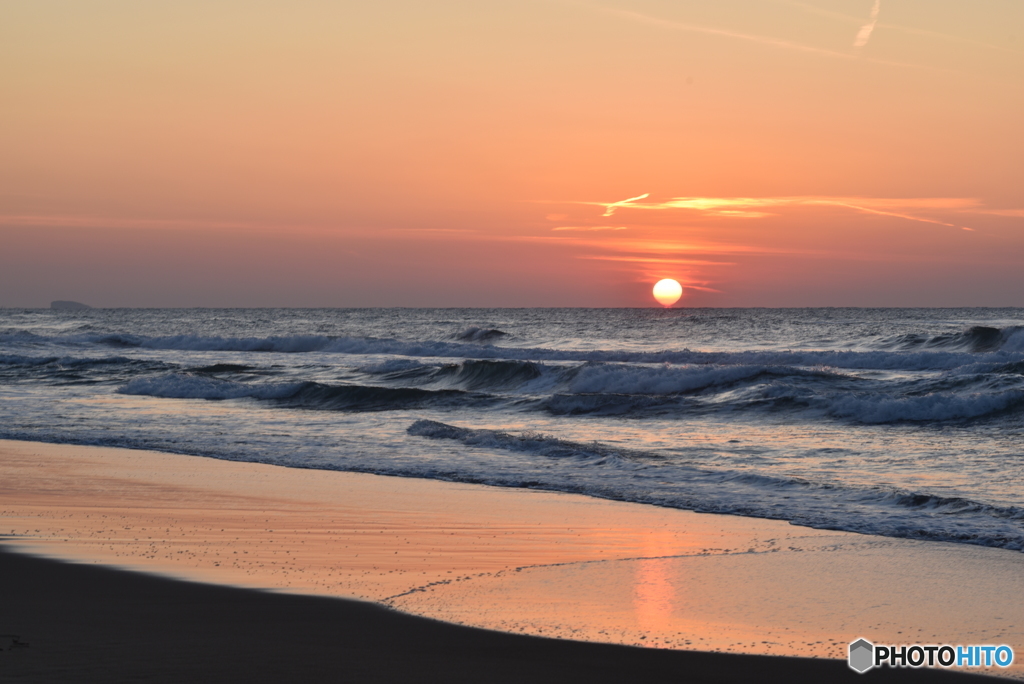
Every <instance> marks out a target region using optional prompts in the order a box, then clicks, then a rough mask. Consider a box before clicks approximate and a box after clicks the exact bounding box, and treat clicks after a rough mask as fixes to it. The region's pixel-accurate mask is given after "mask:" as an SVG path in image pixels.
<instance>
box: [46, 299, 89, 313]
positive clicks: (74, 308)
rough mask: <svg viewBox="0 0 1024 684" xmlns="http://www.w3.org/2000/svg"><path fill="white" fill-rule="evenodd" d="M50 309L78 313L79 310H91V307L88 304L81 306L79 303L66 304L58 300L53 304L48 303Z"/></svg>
mask: <svg viewBox="0 0 1024 684" xmlns="http://www.w3.org/2000/svg"><path fill="white" fill-rule="evenodd" d="M50 308H51V309H64V310H65V311H78V310H80V309H91V308H92V307H91V306H89V305H88V304H82V303H81V302H66V301H64V300H61V299H58V300H57V301H55V302H50Z"/></svg>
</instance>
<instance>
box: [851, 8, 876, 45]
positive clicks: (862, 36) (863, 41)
mask: <svg viewBox="0 0 1024 684" xmlns="http://www.w3.org/2000/svg"><path fill="white" fill-rule="evenodd" d="M881 9H882V0H875V4H874V5H872V7H871V19H870V20H869V21H868V23H866V24H864V25H863V26H861V27H860V31H858V32H857V38H856V40H854V41H853V47H856V48H862V47H864V46H865V45H867V44H868V40H870V39H871V32H872V31H874V30H875V24H877V23H878V12H879V10H881Z"/></svg>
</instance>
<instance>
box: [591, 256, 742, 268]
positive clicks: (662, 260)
mask: <svg viewBox="0 0 1024 684" xmlns="http://www.w3.org/2000/svg"><path fill="white" fill-rule="evenodd" d="M576 258H577V259H590V260H593V261H627V262H631V263H638V264H684V265H686V266H735V265H736V262H734V261H706V260H702V259H672V258H671V257H645V256H604V255H601V254H582V255H580V256H578V257H576Z"/></svg>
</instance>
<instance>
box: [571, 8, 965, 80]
mask: <svg viewBox="0 0 1024 684" xmlns="http://www.w3.org/2000/svg"><path fill="white" fill-rule="evenodd" d="M566 1H567V2H570V3H571V4H574V5H578V6H581V7H586V8H587V9H590V10H592V11H595V12H601V13H603V14H609V15H612V16H617V17H621V18H623V19H628V20H630V21H633V22H636V23H641V24H647V25H648V26H657V27H660V28H664V29H670V30H675V31H687V32H690V33H703V34H706V35H710V36H720V37H723V38H732V39H734V40H742V41H746V42H749V43H757V44H759V45H764V46H767V47H774V48H779V49H782V50H792V51H796V52H804V53H807V54H816V55H821V56H823V57H832V58H835V59H844V60H853V61H859V62H871V63H873V64H884V65H886V66H899V67H908V68H911V69H927V70H930V71H936V70H937V71H948V69H936V67H931V66H925V65H922V64H910V63H908V62H895V61H892V60H887V59H879V58H876V57H864V56H862V55H859V54H849V53H846V52H839V51H838V50H829V49H827V48H819V47H814V46H811V45H804V44H803V43H794V42H792V41H788V40H782V39H780V38H769V37H767V36H758V35H753V34H749V33H740V32H739V31H730V30H728V29H719V28H713V27H710V26H699V25H697V24H686V23H683V22H679V21H671V20H669V19H661V18H659V17H652V16H650V15H647V14H641V13H640V12H633V11H631V10H620V9H615V8H612V7H598V6H594V5H590V4H588V3H585V2H573V1H572V0H566Z"/></svg>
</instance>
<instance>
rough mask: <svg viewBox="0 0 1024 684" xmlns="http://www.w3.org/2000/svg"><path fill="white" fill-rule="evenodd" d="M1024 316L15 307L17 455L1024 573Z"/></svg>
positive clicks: (5, 395) (8, 359) (5, 411)
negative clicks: (828, 543) (137, 464)
mask: <svg viewBox="0 0 1024 684" xmlns="http://www.w3.org/2000/svg"><path fill="white" fill-rule="evenodd" d="M1022 436H1024V309H831V308H829V309H685V308H682V309H91V310H83V311H60V310H49V309H46V310H42V309H37V310H31V309H2V310H0V438H6V439H20V440H36V441H45V442H60V443H74V444H91V445H107V446H118V447H128V448H136V449H150V450H158V451H167V452H174V453H184V454H193V455H198V456H206V457H210V458H218V459H227V460H235V461H252V462H260V463H272V464H277V465H281V466H287V467H295V468H311V469H322V470H343V471H356V472H365V473H377V474H381V475H391V476H400V477H418V478H431V479H439V480H449V481H457V482H469V483H479V484H486V485H494V486H500V487H525V488H532V489H543V490H551V491H561V492H574V493H579V494H584V495H588V496H593V497H601V498H607V499H616V500H622V501H630V502H636V503H640V504H648V505H656V506H667V507H674V508H684V509H692V510H696V511H704V512H715V513H728V514H734V515H741V516H753V517H762V518H774V519H780V520H786V521H789V522H791V523H793V524H795V525H805V526H810V527H815V528H823V529H834V530H847V531H852V532H861V533H867V534H876V535H884V536H889V537H902V538H910V539H923V540H934V541H945V542H957V543H967V544H980V545H984V546H992V547H1001V548H1006V549H1013V550H1018V551H1024V484H1022V483H1024V446H1022V445H1024V442H1022Z"/></svg>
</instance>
